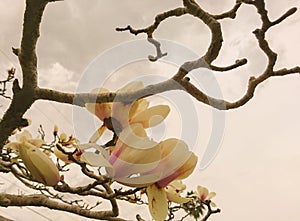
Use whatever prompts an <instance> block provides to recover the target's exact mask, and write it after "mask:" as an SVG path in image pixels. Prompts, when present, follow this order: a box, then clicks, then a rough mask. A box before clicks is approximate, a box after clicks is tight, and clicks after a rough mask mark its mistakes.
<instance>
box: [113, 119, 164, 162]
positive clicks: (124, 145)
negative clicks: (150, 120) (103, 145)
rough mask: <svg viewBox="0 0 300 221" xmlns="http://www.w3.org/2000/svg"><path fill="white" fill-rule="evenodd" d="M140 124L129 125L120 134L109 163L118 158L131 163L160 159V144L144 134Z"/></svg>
mask: <svg viewBox="0 0 300 221" xmlns="http://www.w3.org/2000/svg"><path fill="white" fill-rule="evenodd" d="M143 133H145V131H144V129H143V127H142V126H141V125H140V124H135V125H131V126H130V127H128V128H126V129H124V130H123V131H122V133H121V134H120V137H119V140H118V142H117V144H116V147H115V149H114V151H113V152H112V154H111V159H110V163H112V164H113V163H114V161H115V158H119V159H120V160H123V161H125V162H128V163H131V164H148V163H153V162H157V161H159V160H160V159H161V153H160V145H159V144H157V143H156V142H154V141H151V140H149V139H148V138H147V137H142V136H144V135H143Z"/></svg>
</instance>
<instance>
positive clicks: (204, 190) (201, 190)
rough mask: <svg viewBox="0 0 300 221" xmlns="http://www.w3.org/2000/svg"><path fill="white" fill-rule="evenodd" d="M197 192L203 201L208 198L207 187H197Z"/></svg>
mask: <svg viewBox="0 0 300 221" xmlns="http://www.w3.org/2000/svg"><path fill="white" fill-rule="evenodd" d="M197 192H198V195H199V198H200V199H201V200H206V197H207V195H208V189H207V188H206V187H203V186H197Z"/></svg>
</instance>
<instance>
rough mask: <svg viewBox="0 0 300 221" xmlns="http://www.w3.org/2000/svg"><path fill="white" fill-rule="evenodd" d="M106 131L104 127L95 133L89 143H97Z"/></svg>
mask: <svg viewBox="0 0 300 221" xmlns="http://www.w3.org/2000/svg"><path fill="white" fill-rule="evenodd" d="M105 130H106V127H105V126H104V125H102V126H101V127H99V128H98V130H96V131H95V133H94V134H93V135H92V136H91V138H90V140H89V143H96V142H97V141H98V140H99V139H100V137H101V136H102V134H103V132H104V131H105Z"/></svg>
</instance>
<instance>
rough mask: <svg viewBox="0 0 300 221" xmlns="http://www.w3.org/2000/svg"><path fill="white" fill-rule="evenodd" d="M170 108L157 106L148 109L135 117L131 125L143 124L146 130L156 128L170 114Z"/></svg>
mask: <svg viewBox="0 0 300 221" xmlns="http://www.w3.org/2000/svg"><path fill="white" fill-rule="evenodd" d="M169 112H170V107H169V106H167V105H157V106H154V107H151V108H148V109H146V110H144V111H142V112H140V113H139V114H137V115H135V116H134V117H133V118H132V119H131V120H130V123H132V124H133V123H141V124H142V125H143V127H144V128H148V127H154V126H156V125H158V124H159V123H161V122H162V121H163V120H164V119H165V118H166V117H167V115H168V114H169Z"/></svg>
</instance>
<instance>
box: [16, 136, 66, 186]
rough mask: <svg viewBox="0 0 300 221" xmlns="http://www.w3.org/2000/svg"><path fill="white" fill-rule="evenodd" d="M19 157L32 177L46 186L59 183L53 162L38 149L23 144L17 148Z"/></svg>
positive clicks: (57, 172)
mask: <svg viewBox="0 0 300 221" xmlns="http://www.w3.org/2000/svg"><path fill="white" fill-rule="evenodd" d="M19 153H20V157H21V159H22V160H23V163H24V165H25V166H26V168H27V169H28V170H29V172H30V173H31V175H32V177H33V178H34V179H35V180H36V181H38V182H41V183H43V184H45V185H47V186H54V185H56V184H57V183H58V182H59V179H60V176H59V171H58V169H57V167H56V166H55V164H54V163H53V161H52V160H51V159H50V158H49V157H48V156H47V155H46V154H45V153H44V152H42V151H41V150H40V149H39V148H36V147H35V146H33V145H32V144H30V143H28V142H23V143H22V144H21V146H20V148H19Z"/></svg>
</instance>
